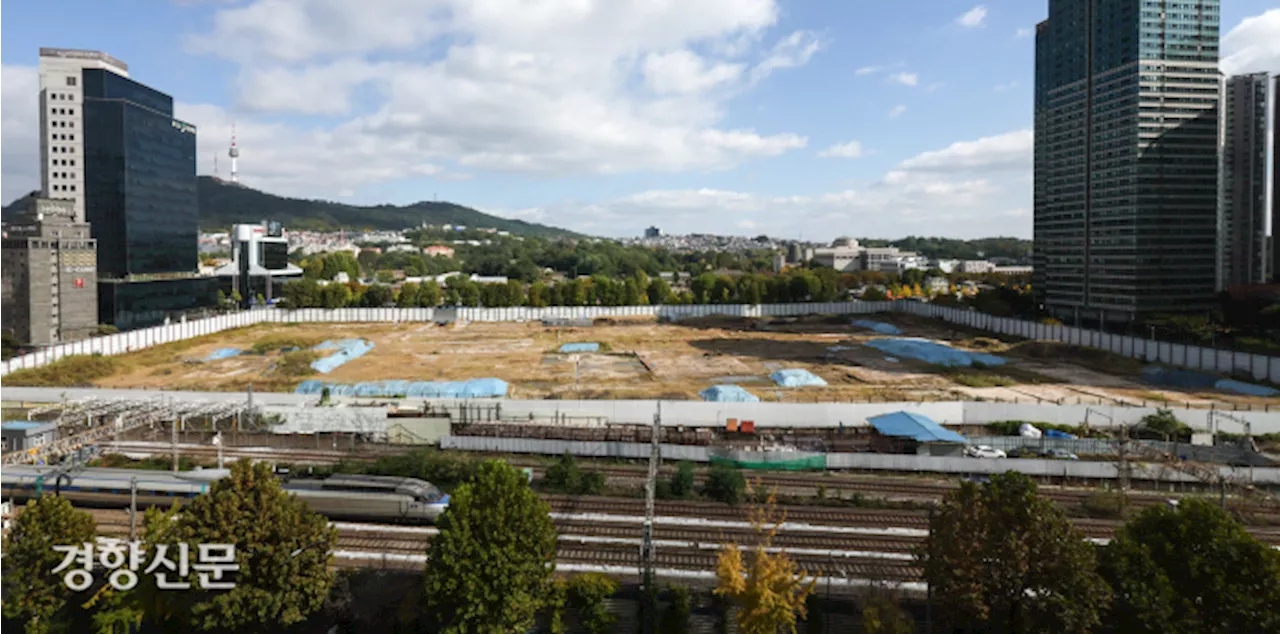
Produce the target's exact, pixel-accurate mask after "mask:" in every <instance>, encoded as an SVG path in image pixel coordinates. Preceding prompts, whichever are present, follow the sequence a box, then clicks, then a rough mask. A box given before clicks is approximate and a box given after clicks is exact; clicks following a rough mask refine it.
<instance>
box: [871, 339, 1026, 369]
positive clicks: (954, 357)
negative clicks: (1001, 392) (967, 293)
mask: <svg viewBox="0 0 1280 634" xmlns="http://www.w3.org/2000/svg"><path fill="white" fill-rule="evenodd" d="M865 345H867V346H870V347H872V348H875V349H876V350H879V351H881V352H887V353H889V354H892V355H894V356H898V357H911V358H912V359H919V360H920V361H925V362H927V363H936V364H938V365H945V366H951V367H955V366H963V367H969V366H971V365H973V364H975V363H980V364H982V365H1004V358H1003V357H997V356H995V355H994V354H984V353H982V352H969V351H967V350H957V349H956V348H952V347H951V346H948V345H945V344H941V343H937V342H935V341H929V340H928V339H920V338H916V337H904V338H901V339H872V340H871V341H868V342H867V343H866V344H865Z"/></svg>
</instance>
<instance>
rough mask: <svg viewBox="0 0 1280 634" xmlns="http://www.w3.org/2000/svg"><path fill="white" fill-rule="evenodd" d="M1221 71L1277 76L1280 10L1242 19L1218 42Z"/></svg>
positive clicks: (1236, 73)
mask: <svg viewBox="0 0 1280 634" xmlns="http://www.w3.org/2000/svg"><path fill="white" fill-rule="evenodd" d="M1221 66H1222V71H1223V72H1224V73H1226V74H1228V75H1238V74H1241V73H1253V72H1264V71H1265V72H1269V73H1280V9H1269V10H1267V11H1266V12H1265V13H1263V14H1261V15H1255V16H1253V17H1250V18H1245V19H1244V20H1242V21H1241V22H1240V24H1238V25H1236V27H1235V28H1233V29H1231V31H1229V32H1228V33H1227V34H1226V35H1225V36H1223V38H1222V62H1221Z"/></svg>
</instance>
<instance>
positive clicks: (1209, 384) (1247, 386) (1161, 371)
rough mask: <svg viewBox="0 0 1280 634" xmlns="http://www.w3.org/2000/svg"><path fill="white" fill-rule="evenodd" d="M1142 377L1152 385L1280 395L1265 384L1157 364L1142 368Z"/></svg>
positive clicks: (1252, 394)
mask: <svg viewBox="0 0 1280 634" xmlns="http://www.w3.org/2000/svg"><path fill="white" fill-rule="evenodd" d="M1142 379H1143V380H1144V381H1146V382H1147V383H1151V384H1152V385H1162V386H1165V387H1177V388H1183V389H1201V390H1207V389H1216V390H1222V391H1224V392H1234V393H1236V394H1244V395H1247V396H1278V395H1280V390H1277V389H1275V388H1273V387H1268V386H1265V385H1255V384H1253V383H1245V382H1244V381H1236V380H1235V379H1222V378H1218V376H1217V375H1214V374H1209V373H1207V372H1196V371H1194V370H1177V369H1174V368H1166V367H1164V366H1159V365H1152V366H1147V367H1145V368H1143V369H1142Z"/></svg>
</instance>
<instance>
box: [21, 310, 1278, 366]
mask: <svg viewBox="0 0 1280 634" xmlns="http://www.w3.org/2000/svg"><path fill="white" fill-rule="evenodd" d="M881 312H898V313H907V314H911V315H919V316H922V317H932V318H936V319H942V320H944V321H947V322H950V323H954V324H958V325H962V326H967V327H970V328H977V329H980V330H986V331H988V332H994V333H999V334H1003V335H1011V336H1016V337H1023V338H1027V339H1039V340H1048V341H1058V342H1062V343H1066V344H1071V345H1076V346H1083V347H1088V348H1097V349H1101V350H1107V351H1109V352H1113V353H1116V354H1119V355H1123V356H1126V357H1130V358H1133V359H1140V360H1142V361H1146V362H1149V363H1165V364H1169V365H1174V366H1180V367H1185V368H1190V369H1193V370H1206V371H1209V372H1219V373H1224V374H1241V375H1246V376H1249V377H1251V378H1252V379H1254V380H1260V381H1270V382H1272V383H1280V357H1271V356H1267V355H1261V354H1252V353H1248V352H1236V351H1233V350H1217V349H1213V348H1204V347H1200V346H1189V345H1185V344H1179V343H1171V342H1167V341H1154V340H1149V339H1142V338H1140V337H1130V336H1125V335H1115V334H1111V333H1106V332H1102V331H1098V330H1087V329H1084V328H1073V327H1070V326H1058V325H1049V324H1043V323H1039V322H1035V321H1028V320H1025V319H1013V318H1009V317H995V316H993V315H987V314H985V313H979V312H975V311H971V310H967V309H961V308H952V307H947V306H935V305H933V304H926V303H923V302H915V301H906V300H903V301H896V302H863V301H850V302H809V303H795V304H756V305H749V304H696V305H676V306H671V305H662V306H552V307H547V308H530V307H514V308H335V309H325V308H303V309H298V310H283V309H271V310H253V311H246V312H239V313H231V314H226V315H217V316H214V317H209V318H207V319H200V320H191V321H181V322H178V323H171V324H165V325H162V326H155V327H152V328H143V329H140V330H133V331H129V332H123V333H118V334H115V335H110V336H106V337H95V338H91V339H85V340H82V341H76V342H71V343H65V344H59V345H56V346H50V347H48V348H43V349H41V350H38V351H36V352H33V353H31V354H27V355H23V356H20V357H15V358H13V359H10V360H8V361H5V362H3V363H0V376H4V375H7V374H8V373H10V372H12V371H14V370H19V369H28V368H37V367H40V366H43V365H45V364H48V363H51V362H53V361H56V360H58V359H60V358H62V357H66V356H70V355H81V354H104V355H116V354H123V353H126V352H133V351H136V350H143V349H146V348H150V347H152V346H157V345H161V344H165V343H170V342H174V341H181V340H184V339H191V338H193V337H201V336H204V335H210V334H214V333H217V332H222V331H224V330H229V329H232V328H243V327H245V326H252V325H254V324H259V323H317V322H319V323H355V322H384V323H399V322H425V321H437V322H453V321H469V322H501V321H517V322H518V321H542V320H579V319H597V318H606V317H614V318H623V317H656V318H659V319H670V320H681V319H695V318H699V317H711V316H727V317H793V316H801V315H815V314H835V315H865V314H872V313H881Z"/></svg>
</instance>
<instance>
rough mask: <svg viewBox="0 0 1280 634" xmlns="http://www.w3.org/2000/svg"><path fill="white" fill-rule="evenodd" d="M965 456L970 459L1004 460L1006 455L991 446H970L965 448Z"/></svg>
mask: <svg viewBox="0 0 1280 634" xmlns="http://www.w3.org/2000/svg"><path fill="white" fill-rule="evenodd" d="M964 455H966V456H969V457H970V458H1004V457H1006V455H1005V453H1004V452H1003V451H1001V450H999V449H993V448H992V447H991V446H989V445H969V446H968V447H965V450H964Z"/></svg>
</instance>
